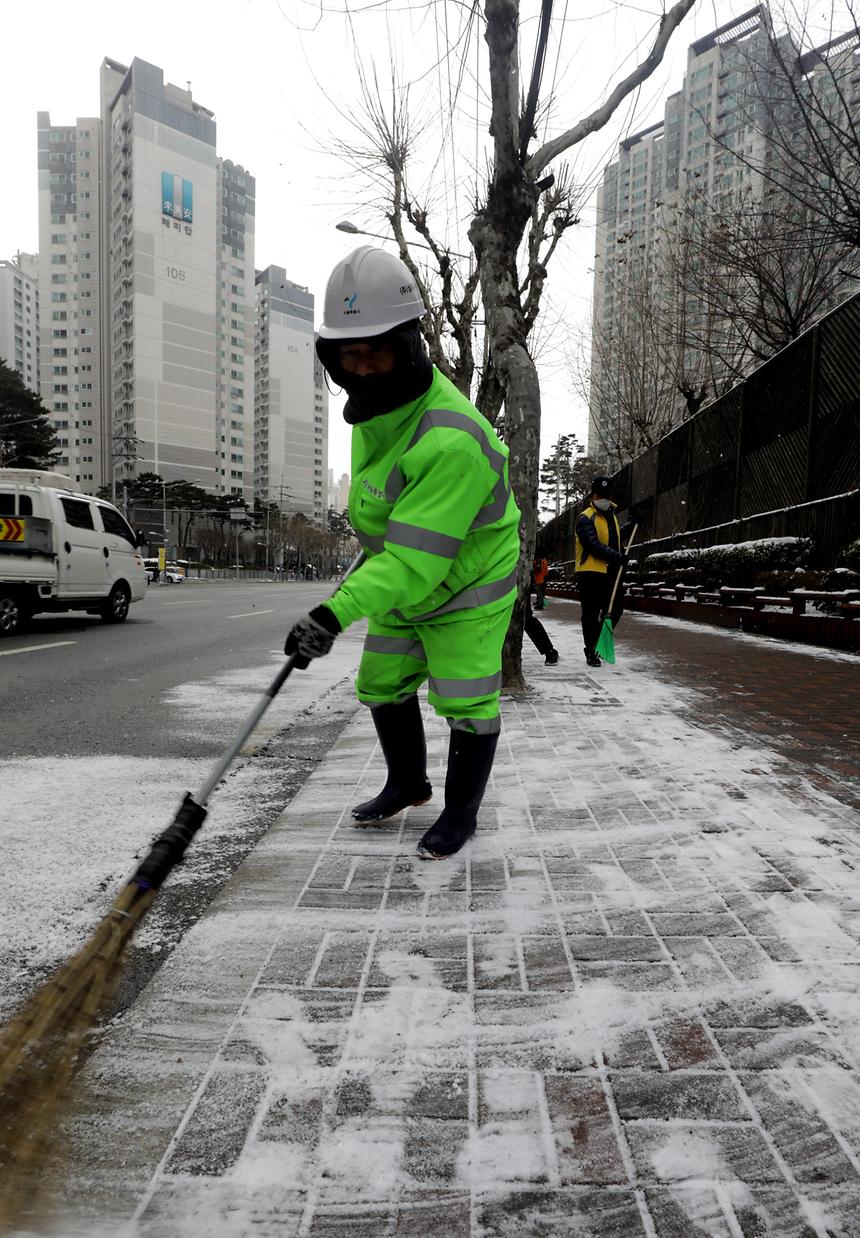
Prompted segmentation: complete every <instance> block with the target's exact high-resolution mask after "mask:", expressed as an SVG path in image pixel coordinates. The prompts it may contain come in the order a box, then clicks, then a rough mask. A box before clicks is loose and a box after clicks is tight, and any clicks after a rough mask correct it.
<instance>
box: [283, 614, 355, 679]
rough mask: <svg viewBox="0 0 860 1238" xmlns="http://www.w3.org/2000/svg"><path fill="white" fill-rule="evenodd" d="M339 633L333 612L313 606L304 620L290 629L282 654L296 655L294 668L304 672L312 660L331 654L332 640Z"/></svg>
mask: <svg viewBox="0 0 860 1238" xmlns="http://www.w3.org/2000/svg"><path fill="white" fill-rule="evenodd" d="M341 631H342V628H341V626H340V624H339V623H338V621H337V617H336V616H335V614H334V611H331V610H329V608H328V607H327V606H315V607H314V608H313V610H312V611H310V613H309V614H307V615H305V617H304V619H300V620H299V621H298V623H295V624H293V626H292V627H291V628H290V630H289V632H288V633H287V639H286V641H285V643H284V653H288V654H289V653H294V654H296V655H297V657H296V666H297V667H298V668H299V670H304V669H305V668H306V667H307V666H308V664H309V663H310V661H311V659H312V658H322V657H325V655H326V654H327V653H330V652H331V647H332V645H333V644H334V638H335V637H336V636H337V635H338V634H339V633H340V632H341Z"/></svg>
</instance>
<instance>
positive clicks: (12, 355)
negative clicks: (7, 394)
mask: <svg viewBox="0 0 860 1238" xmlns="http://www.w3.org/2000/svg"><path fill="white" fill-rule="evenodd" d="M0 359H2V360H3V361H5V363H6V364H7V365H8V366H10V368H11V369H13V370H17V371H18V373H19V374H20V375H21V378H22V379H23V381H24V384H25V385H26V386H27V387H29V388H30V390H31V391H35V392H36V393H37V394H38V392H39V259H38V256H37V255H36V254H23V253H20V252H19V253H18V254H17V256H16V257H15V258H13V259H12V260H11V261H7V260H6V259H0Z"/></svg>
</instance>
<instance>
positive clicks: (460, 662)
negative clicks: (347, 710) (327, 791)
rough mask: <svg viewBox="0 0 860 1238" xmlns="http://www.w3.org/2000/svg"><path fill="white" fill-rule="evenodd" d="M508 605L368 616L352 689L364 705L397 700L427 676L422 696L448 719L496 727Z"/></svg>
mask: <svg viewBox="0 0 860 1238" xmlns="http://www.w3.org/2000/svg"><path fill="white" fill-rule="evenodd" d="M511 609H512V606H511V607H505V608H504V609H503V610H500V611H496V612H495V614H489V615H487V614H483V613H482V611H481V610H472V611H465V612H464V613H463V617H462V618H461V619H456V620H449V621H448V622H447V623H416V624H409V623H401V622H398V621H397V620H390V619H378V618H373V619H371V620H370V621H369V623H368V629H367V638H366V640H365V642H364V652H363V654H362V657H361V666H360V667H359V670H358V680H357V682H356V691H357V694H358V699H359V700H360V701H362V702H363V703H364V704H365V705H371V706H373V705H386V704H389V703H391V702H393V701H402V700H404V699H405V698H406V697H408V696H412V695H413V693H415V692H417V691H418V689H419V688H420V687H421V685H422V684H423V683H424V681H425V680H427V681H428V682H427V699H428V700H429V701H430V704H431V705H432V706H433V708H434V709H435V711H436V713H437V714H439V716H440V717H442V718H447V719H448V722H449V725H450V726H452V727H454V728H455V729H458V730H467V731H472V732H476V733H478V734H494V733H495V732H496V731H498V730H499V728H500V725H501V724H500V721H499V691H500V689H501V686H502V646H503V645H504V642H505V634H506V633H507V630H508V626H509V624H510V621H511Z"/></svg>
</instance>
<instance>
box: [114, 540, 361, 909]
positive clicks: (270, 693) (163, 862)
mask: <svg viewBox="0 0 860 1238" xmlns="http://www.w3.org/2000/svg"><path fill="white" fill-rule="evenodd" d="M364 558H365V555H364V551H363V550H360V551H359V552H358V554H357V555H356V557H355V558H354V559H353V561H352V563H350V565H349V567H348V568H347V570H346V572H345V573H344V576H343V580H346V578H347V576H351V575H352V573H353V572H354V571H355V569H356V568H357V567H360V566H361V564H362V563H363V562H364ZM343 580H342V581H341V584H343ZM338 587H340V586H338ZM297 665H298V666H299V667H300V669H302V664H301V659H300V655H299V654H296V653H293V654H291V655H290V656H289V657H288V658H287V660H286V662H285V663H284V665H283V666H282V667H281V669H280V670H279V671H278V673H277V675H276V676H275V678H274V679H273V680H272V682H271V683H270V684H269V686H268V688H267V689H266V691H265V692H264V693H263V695H262V696H261V697H260V699H259V700H258V701H257V703H256V705H255V706H254V708H253V709H252V710H251V712H250V713H249V714H248V717H247V718H246V719H245V721H244V722H243V724H242V726H241V727H240V728H239V732H238V734H237V735H236V737H235V739H234V740H233V742H232V743H231V744H230V747H229V748H228V749H227V751H226V752H225V753H224V754H223V756H221V757H220V758H219V760H218V761H217V762H216V763H215V766H214V768H213V770H212V772H211V773H210V775H209V777H208V778H207V779H206V781H205V782H204V783H203V786H202V787H201V788H200V790H199V791H198V792H197V794H196V796H195V795H191V793H190V792H188V793H187V794H186V796H185V798H184V800H183V801H182V803H181V804H180V806H179V811H178V812H177V813H176V816H175V817H174V818H173V821H172V822H171V823H170V825H169V826H168V827H167V829H166V830H165V831H164V833H163V834H159V836H158V838H156V840H155V842H154V843H153V844H152V847H151V848H150V850H149V853H148V855H146V856H145V857H144V859H143V860H142V861H141V863H140V864H139V865H138V867H137V870H136V872H135V873H134V875H133V876H132V878H131V884H132V885H137V886H139V887H140V888H141V889H144V890H150V889H156V890H157V889H158V888H159V886H161V885H162V883H163V882H164V880H165V878H166V877H167V876H168V875H169V873H170V872H171V870H172V869H173V868H174V867H175V866H176V865H177V864H179V863H181V861H182V857H183V855H184V854H185V852H186V850H187V848H188V845H189V843H190V842H191V840H192V838H193V837H194V835H195V834H196V833H197V831H198V830H199V829H200V827H201V825H202V824H203V822H204V821H205V820H206V803H207V801H208V799H209V796H210V795H211V794H212V792H213V791H214V790H215V788H216V787H217V785H218V783H219V782H220V781H221V779H222V778H223V777H224V775H225V774H226V772H227V770H228V769H229V768H230V766H231V765H232V764H233V761H234V760H235V759H236V756H237V754H238V753H239V751H240V750H241V749H242V748H243V747H244V746H245V744H246V743H247V741H248V739H249V738H250V736H251V734H252V732H253V730H254V728H255V727H256V725H257V723H258V722H259V721H260V719H261V718H262V716H263V714H264V713H265V712H266V710H267V709H268V708H269V706H270V705H271V703H272V701H273V700H274V699H275V697H276V696H277V695H278V693H279V692H280V690H281V688H282V687H283V686H284V684H285V683H286V682H287V680H288V679H289V677H290V675H291V674H292V672H293V670H294V669H295V667H296V666H297ZM305 665H307V664H306V663H305Z"/></svg>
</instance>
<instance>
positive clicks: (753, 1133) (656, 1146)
mask: <svg viewBox="0 0 860 1238" xmlns="http://www.w3.org/2000/svg"><path fill="white" fill-rule="evenodd" d="M624 1133H625V1135H626V1137H627V1142H628V1144H629V1146H630V1151H631V1153H632V1154H633V1159H634V1162H635V1165H636V1170H637V1173H638V1175H639V1177H640V1179H641V1181H643V1182H646V1183H647V1182H688V1181H690V1180H699V1179H711V1180H717V1181H724V1182H730V1181H733V1180H734V1179H739V1180H741V1181H745V1182H782V1181H784V1177H783V1174H782V1171H781V1169H780V1168H779V1165H778V1164H777V1161H776V1159H775V1158H774V1156H773V1153H772V1152H771V1150H770V1148H769V1146H768V1144H767V1141H766V1140H765V1138H764V1136H763V1135H762V1133H761V1131H759V1130H757V1129H756V1128H755V1127H754V1126H752V1124H746V1125H744V1126H728V1125H724V1126H720V1125H718V1124H717V1123H705V1124H701V1125H695V1124H683V1123H674V1122H673V1123H668V1122H654V1123H645V1122H632V1123H627V1124H626V1126H625V1132H624Z"/></svg>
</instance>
